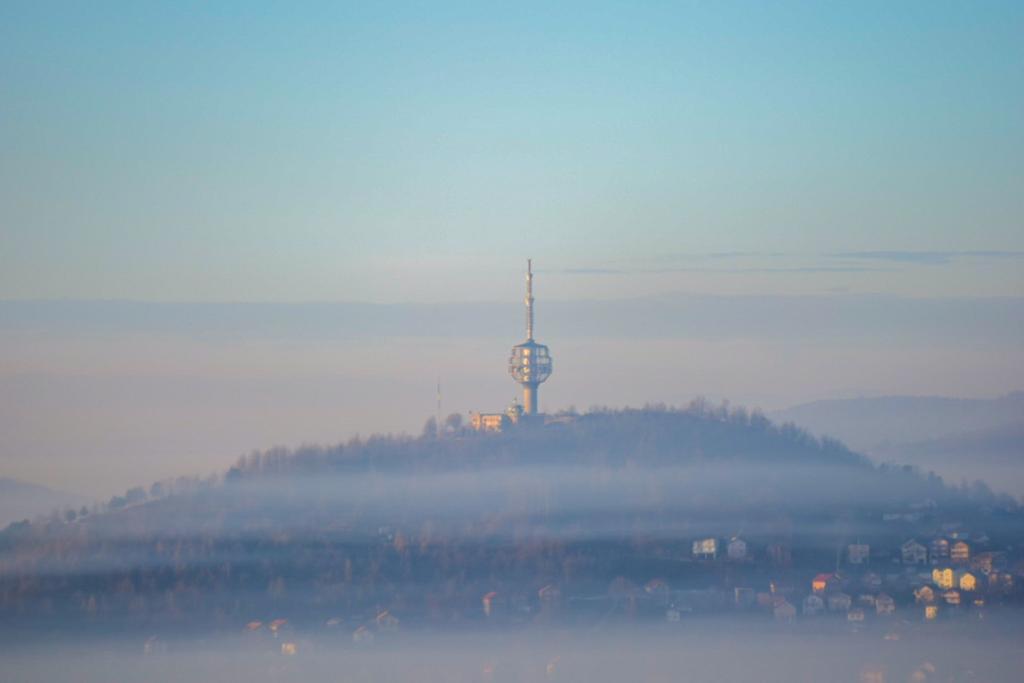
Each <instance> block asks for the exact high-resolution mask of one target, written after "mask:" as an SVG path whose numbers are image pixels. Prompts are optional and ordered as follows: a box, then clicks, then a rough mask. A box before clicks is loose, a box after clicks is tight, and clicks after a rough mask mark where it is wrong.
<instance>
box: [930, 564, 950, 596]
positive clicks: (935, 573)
mask: <svg viewBox="0 0 1024 683" xmlns="http://www.w3.org/2000/svg"><path fill="white" fill-rule="evenodd" d="M932 583H934V584H935V585H936V586H938V587H939V588H944V589H946V590H949V589H950V588H952V587H953V570H952V569H949V568H948V567H947V568H946V569H939V568H938V567H936V568H935V569H933V570H932Z"/></svg>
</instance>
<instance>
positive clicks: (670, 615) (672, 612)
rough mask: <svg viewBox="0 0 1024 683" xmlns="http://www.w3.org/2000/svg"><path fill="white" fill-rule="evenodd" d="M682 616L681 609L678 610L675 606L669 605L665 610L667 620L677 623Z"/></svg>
mask: <svg viewBox="0 0 1024 683" xmlns="http://www.w3.org/2000/svg"><path fill="white" fill-rule="evenodd" d="M682 618H683V615H682V613H680V611H679V610H677V609H676V608H675V606H672V607H669V608H668V609H667V610H665V621H667V622H669V623H672V624H677V623H679V621H680V620H681V619H682Z"/></svg>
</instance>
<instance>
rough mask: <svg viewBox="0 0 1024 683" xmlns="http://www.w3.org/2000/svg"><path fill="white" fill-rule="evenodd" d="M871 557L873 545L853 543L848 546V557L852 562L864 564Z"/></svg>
mask: <svg viewBox="0 0 1024 683" xmlns="http://www.w3.org/2000/svg"><path fill="white" fill-rule="evenodd" d="M870 557H871V546H869V545H868V544H867V543H851V544H850V545H848V546H846V559H847V560H848V561H849V562H850V564H864V563H865V562H867V561H868V559H869V558H870Z"/></svg>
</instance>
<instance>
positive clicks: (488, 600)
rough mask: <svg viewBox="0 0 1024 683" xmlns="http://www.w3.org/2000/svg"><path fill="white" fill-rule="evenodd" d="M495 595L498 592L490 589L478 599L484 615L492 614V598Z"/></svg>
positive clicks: (495, 596)
mask: <svg viewBox="0 0 1024 683" xmlns="http://www.w3.org/2000/svg"><path fill="white" fill-rule="evenodd" d="M497 597H498V593H497V592H496V591H491V592H490V593H487V594H486V595H484V597H483V598H481V599H480V602H482V603H483V607H484V616H485V617H489V616H491V615H492V614H494V599H495V598H497Z"/></svg>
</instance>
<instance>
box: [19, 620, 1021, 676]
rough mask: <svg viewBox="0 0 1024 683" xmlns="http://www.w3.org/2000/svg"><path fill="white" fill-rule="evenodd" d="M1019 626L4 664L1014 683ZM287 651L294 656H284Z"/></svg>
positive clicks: (489, 635) (610, 632) (270, 646)
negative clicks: (965, 630) (967, 630)
mask: <svg viewBox="0 0 1024 683" xmlns="http://www.w3.org/2000/svg"><path fill="white" fill-rule="evenodd" d="M1021 627H1022V622H1021V617H1020V615H1008V616H1006V617H1003V618H1000V619H996V620H995V621H994V622H991V623H985V622H981V623H978V624H976V625H974V627H973V628H972V630H971V632H970V633H969V634H967V633H964V632H961V631H950V630H949V629H943V628H941V627H936V628H932V629H931V630H929V626H926V625H920V624H918V625H906V624H903V625H899V626H897V627H895V628H892V627H888V626H887V627H883V628H877V627H874V628H872V627H869V628H861V629H851V628H849V627H847V626H846V625H845V624H843V625H836V624H827V625H825V626H822V625H821V624H820V623H819V624H816V625H814V626H813V627H802V626H796V627H794V626H792V625H785V624H772V623H771V622H765V621H761V620H757V619H745V620H744V619H735V618H725V619H720V620H718V621H712V622H710V623H709V622H708V621H707V620H701V621H698V622H693V623H683V624H673V625H662V626H659V627H656V628H655V627H647V628H643V627H635V626H634V627H632V628H629V629H625V628H620V627H619V626H617V625H615V624H612V625H608V626H605V627H602V628H597V629H592V628H590V629H557V630H555V629H540V630H539V631H533V630H531V631H525V630H522V629H496V630H489V631H484V632H481V631H480V630H478V629H475V630H473V631H469V630H460V631H455V632H441V633H435V634H431V635H425V634H418V635H412V636H401V635H396V636H393V637H392V638H391V639H386V640H377V641H376V642H374V643H373V644H364V645H355V644H353V643H352V642H351V639H350V638H349V637H348V635H349V632H348V630H343V629H341V628H338V629H336V631H337V632H335V633H330V632H328V633H326V634H324V633H320V634H317V635H312V636H311V635H308V634H302V633H295V632H294V631H289V632H283V633H281V634H280V636H279V637H276V638H275V637H271V636H270V635H269V634H266V633H258V634H246V635H231V636H222V637H218V638H206V639H202V640H196V639H191V638H187V637H179V638H170V639H168V638H163V639H161V638H152V637H151V635H150V634H145V633H140V634H138V635H136V636H135V637H132V638H102V637H97V636H96V635H89V634H84V635H82V636H79V637H64V638H60V639H54V640H50V641H49V642H47V643H45V644H44V643H38V642H37V643H32V644H28V645H26V644H25V643H22V642H19V641H17V640H15V641H14V642H13V643H12V642H11V641H10V640H7V641H6V642H5V643H3V644H0V656H2V658H3V660H4V669H5V672H6V674H7V675H8V676H10V677H11V680H17V681H20V682H22V683H50V682H51V681H55V680H71V679H73V680H75V681H79V682H81V683H106V682H107V681H110V680H145V681H152V682H153V683H181V682H185V681H212V680H236V681H242V680H244V681H251V682H253V683H261V682H262V681H294V682H295V683H300V682H301V683H309V682H317V681H338V680H343V681H353V682H355V683H378V682H380V681H394V682H396V683H397V682H398V681H417V682H422V683H452V682H466V683H478V682H483V683H488V682H491V681H493V682H495V683H497V682H515V681H520V682H523V683H527V682H532V681H578V682H579V683H621V681H637V682H642V683H669V682H670V681H680V680H685V681H688V682H692V683H748V682H757V683H793V682H794V681H829V682H834V683H862V682H864V681H872V682H873V681H885V682H891V683H904V682H907V683H925V682H929V681H930V682H938V681H987V682H990V683H1016V681H1018V680H1019V673H1020V671H1021V670H1022V669H1024V652H1022V650H1021V648H1020V647H1019V637H1020V635H1021V633H1022V628H1021ZM286 643H287V644H290V645H291V646H294V654H282V645H284V644H286ZM288 652H291V650H290V649H289V650H288Z"/></svg>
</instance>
